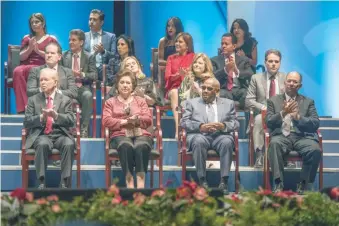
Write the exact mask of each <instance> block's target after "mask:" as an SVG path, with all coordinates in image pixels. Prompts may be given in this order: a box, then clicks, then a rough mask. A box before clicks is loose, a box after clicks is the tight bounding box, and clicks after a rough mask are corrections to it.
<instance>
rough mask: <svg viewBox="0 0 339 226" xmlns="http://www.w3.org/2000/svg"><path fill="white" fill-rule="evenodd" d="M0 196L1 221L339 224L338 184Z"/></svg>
mask: <svg viewBox="0 0 339 226" xmlns="http://www.w3.org/2000/svg"><path fill="white" fill-rule="evenodd" d="M1 201H2V202H1V213H2V216H1V223H2V225H9V226H12V225H20V226H21V225H32V226H33V225H34V226H36V225H48V226H50V225H55V224H57V223H62V222H71V221H76V220H79V219H81V220H84V221H87V222H98V223H101V224H105V225H115V226H118V225H119V226H120V225H123V226H124V225H126V226H127V225H128V226H130V225H152V226H153V225H155V226H162V225H163V226H179V225H180V226H186V225H187V226H189V225H192V226H193V225H194V226H199V225H201V226H202V225H204V226H205V225H206V226H214V225H224V226H226V225H227V226H231V225H234V226H236V225H237V226H247V225H288V226H290V225H298V226H304V225H305V226H312V225H314V226H318V225H329V226H330V225H333V226H334V225H339V188H332V189H330V190H328V192H327V195H326V194H322V193H307V194H306V195H304V196H299V195H297V194H296V193H294V192H292V191H284V192H278V193H275V194H273V193H272V192H271V191H268V190H262V189H260V190H259V191H257V192H244V193H241V194H240V195H236V194H232V195H229V196H226V197H222V198H218V199H216V198H213V197H211V196H209V194H208V191H207V190H205V189H204V188H203V187H199V186H197V184H196V183H195V182H185V183H184V184H183V185H182V186H180V187H178V188H177V189H167V190H164V189H159V190H155V191H153V193H152V194H151V195H150V196H145V195H144V194H142V193H140V192H137V193H134V195H133V200H123V199H122V198H121V196H120V191H119V189H118V187H117V186H116V185H112V186H111V187H110V188H109V189H108V190H107V192H104V191H99V192H98V193H97V194H95V195H94V196H93V197H92V198H91V199H89V200H84V199H83V198H81V197H76V198H75V199H74V200H73V201H72V202H66V201H59V199H58V197H57V196H55V195H52V196H48V197H46V198H40V199H36V200H34V199H33V195H32V194H31V193H27V192H25V190H24V189H16V190H14V191H13V192H12V193H10V194H9V195H8V194H7V195H2V196H1Z"/></svg>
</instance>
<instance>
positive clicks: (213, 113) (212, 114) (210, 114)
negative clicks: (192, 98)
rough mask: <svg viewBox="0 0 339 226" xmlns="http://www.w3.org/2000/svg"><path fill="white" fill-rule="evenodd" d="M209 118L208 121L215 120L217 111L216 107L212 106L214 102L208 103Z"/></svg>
mask: <svg viewBox="0 0 339 226" xmlns="http://www.w3.org/2000/svg"><path fill="white" fill-rule="evenodd" d="M207 109H208V110H207V120H208V123H210V122H215V111H214V108H213V106H212V104H208V105H207Z"/></svg>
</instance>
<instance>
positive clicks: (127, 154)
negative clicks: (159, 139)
mask: <svg viewBox="0 0 339 226" xmlns="http://www.w3.org/2000/svg"><path fill="white" fill-rule="evenodd" d="M110 146H111V148H114V149H117V150H118V154H119V159H120V163H121V168H122V171H123V172H124V175H127V173H130V174H131V175H133V172H134V167H135V172H136V173H140V172H145V173H146V172H147V168H148V161H149V156H150V152H151V150H152V147H153V140H152V138H151V137H147V136H140V137H124V136H119V137H113V138H112V140H111V144H110Z"/></svg>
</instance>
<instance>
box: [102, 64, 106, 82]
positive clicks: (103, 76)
mask: <svg viewBox="0 0 339 226" xmlns="http://www.w3.org/2000/svg"><path fill="white" fill-rule="evenodd" d="M106 74H107V64H103V65H102V81H103V82H104V84H106Z"/></svg>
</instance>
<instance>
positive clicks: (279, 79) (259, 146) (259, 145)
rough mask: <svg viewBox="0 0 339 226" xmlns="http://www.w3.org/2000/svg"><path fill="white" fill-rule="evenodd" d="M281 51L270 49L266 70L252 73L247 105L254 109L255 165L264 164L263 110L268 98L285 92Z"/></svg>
mask: <svg viewBox="0 0 339 226" xmlns="http://www.w3.org/2000/svg"><path fill="white" fill-rule="evenodd" d="M280 63H281V53H280V51H279V50H275V49H269V50H267V51H266V53H265V66H266V70H267V71H266V72H264V73H258V74H254V75H252V78H251V82H250V86H249V87H248V90H247V95H246V100H245V106H246V108H247V109H250V108H252V109H253V110H254V114H255V118H254V126H253V127H254V128H253V142H254V150H255V152H256V161H255V165H254V167H262V166H263V164H264V154H263V149H264V143H265V141H264V136H265V135H264V128H263V125H262V116H261V111H266V110H267V103H266V102H267V99H269V98H270V97H272V96H275V95H277V94H282V93H284V92H285V84H284V82H285V79H286V74H285V73H282V72H280V71H279V68H280Z"/></svg>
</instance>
